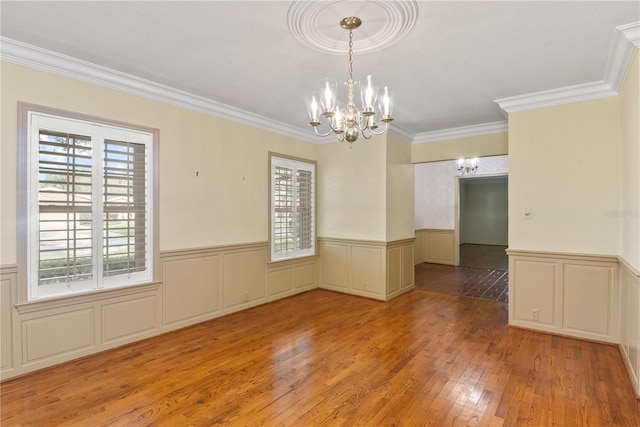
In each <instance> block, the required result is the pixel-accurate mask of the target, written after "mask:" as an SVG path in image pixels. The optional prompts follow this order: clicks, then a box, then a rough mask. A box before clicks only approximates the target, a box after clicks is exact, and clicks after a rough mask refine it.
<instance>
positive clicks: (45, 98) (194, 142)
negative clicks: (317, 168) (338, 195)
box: [0, 62, 317, 265]
mask: <svg viewBox="0 0 640 427" xmlns="http://www.w3.org/2000/svg"><path fill="white" fill-rule="evenodd" d="M1 67H2V75H1V78H2V81H1V83H2V104H1V107H2V131H1V132H2V133H1V138H2V141H1V144H2V145H1V148H2V151H1V154H2V157H1V160H0V161H1V170H2V196H1V197H2V199H1V201H2V207H1V210H0V212H1V215H2V226H1V227H2V228H1V235H2V239H1V240H2V246H1V247H0V249H1V257H2V258H1V260H0V264H2V265H6V264H14V263H16V126H17V102H18V101H23V102H29V103H33V104H40V105H45V106H50V107H55V108H59V109H64V110H69V111H73V112H79V113H83V114H89V115H95V116H99V117H104V118H109V119H113V120H119V121H124V122H128V123H133V124H138V125H144V126H149V127H154V128H158V129H160V144H159V147H160V148H159V151H160V165H159V170H160V249H161V250H168V249H182V248H192V247H201V246H213V245H221V244H230V243H247V242H256V241H266V240H267V239H268V223H267V222H268V203H267V197H268V171H267V168H268V152H269V151H274V152H279V153H283V154H288V155H292V156H298V157H303V158H308V159H311V160H317V153H316V152H317V145H315V144H311V143H308V142H303V141H300V140H296V139H293V138H289V137H285V136H282V135H278V134H274V133H270V132H267V131H263V130H260V129H256V128H251V127H249V126H245V125H241V124H238V123H234V122H231V121H227V120H223V119H219V118H216V117H212V116H209V115H205V114H202V113H197V112H193V111H189V110H185V109H183V108H178V107H175V106H171V105H167V104H163V103H160V102H157V101H153V100H149V99H145V98H141V97H138V96H133V95H128V94H125V93H122V92H118V91H115V90H112V89H108V88H104V87H100V86H95V85H91V84H88V83H83V82H80V81H76V80H72V79H69V78H64V77H60V76H56V75H53V74H49V73H45V72H42V71H37V70H34V69H30V68H26V67H22V66H18V65H14V64H11V63H7V62H2V63H1ZM196 172H198V176H196Z"/></svg>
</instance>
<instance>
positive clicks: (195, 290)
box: [163, 255, 220, 324]
mask: <svg viewBox="0 0 640 427" xmlns="http://www.w3.org/2000/svg"><path fill="white" fill-rule="evenodd" d="M218 261H219V258H218V256H217V255H214V256H203V257H197V258H183V259H175V260H172V261H166V262H164V263H163V266H164V270H163V277H164V295H165V301H164V316H165V322H166V323H168V324H170V323H174V322H179V321H182V320H186V319H190V318H193V317H197V316H202V315H204V314H209V313H215V312H217V311H219V310H220V306H219V301H218V294H219V280H218Z"/></svg>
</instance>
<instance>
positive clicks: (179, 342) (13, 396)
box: [0, 289, 640, 427]
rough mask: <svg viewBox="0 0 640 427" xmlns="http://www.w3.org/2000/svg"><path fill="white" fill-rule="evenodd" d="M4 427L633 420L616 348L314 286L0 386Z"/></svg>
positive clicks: (413, 295)
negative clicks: (26, 426)
mask: <svg viewBox="0 0 640 427" xmlns="http://www.w3.org/2000/svg"><path fill="white" fill-rule="evenodd" d="M0 404H1V409H0V411H1V412H0V422H1V424H2V426H3V427H6V426H15V425H31V426H60V425H63V426H130V425H140V426H146V425H153V426H186V425H195V426H211V425H228V426H418V425H421V426H423V425H426V426H438V427H441V426H491V427H494V426H534V427H540V426H571V427H575V426H598V427H600V426H634V427H637V426H638V420H640V401H639V400H638V399H636V398H635V397H634V395H633V390H632V388H631V382H630V380H629V377H628V376H627V373H626V371H625V368H624V366H623V362H622V358H621V356H620V354H619V352H618V349H617V347H615V346H611V345H604V344H598V343H593V342H587V341H581V340H576V339H570V338H565V337H558V336H552V335H548V334H542V333H536V332H532V331H528V330H523V329H517V328H510V327H508V326H507V309H506V305H505V304H502V303H495V302H486V301H481V300H477V299H472V298H462V297H459V296H452V295H446V294H438V293H433V292H428V291H424V290H420V289H417V290H414V291H412V292H409V293H406V294H403V295H401V296H399V297H397V298H395V299H393V300H392V301H390V302H387V303H383V302H378V301H372V300H369V299H364V298H358V297H354V296H349V295H342V294H338V293H333V292H329V291H324V290H314V291H310V292H306V293H304V294H301V295H297V296H294V297H291V298H287V299H284V300H280V301H276V302H273V303H270V304H266V305H263V306H260V307H255V308H253V309H249V310H246V311H243V312H239V313H235V314H232V315H229V316H226V317H223V318H219V319H214V320H212V321H208V322H204V323H201V324H198V325H195V326H193V327H189V328H186V329H183V330H180V331H176V332H173V333H169V334H166V335H162V336H159V337H155V338H152V339H148V340H145V341H141V342H138V343H135V344H132V345H129V346H127V347H123V348H120V349H116V350H112V351H109V352H105V353H102V354H99V355H95V356H92V357H89V358H86V359H82V360H78V361H74V362H71V363H67V364H65V365H61V366H57V367H53V368H50V369H47V370H43V371H41V372H37V373H34V374H31V375H28V376H24V377H22V378H18V379H14V380H9V381H6V382H4V383H2V384H1V390H0Z"/></svg>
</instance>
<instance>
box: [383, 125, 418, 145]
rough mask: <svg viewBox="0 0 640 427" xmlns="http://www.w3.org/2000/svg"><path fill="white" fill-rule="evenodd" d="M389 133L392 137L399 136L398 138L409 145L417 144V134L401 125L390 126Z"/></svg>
mask: <svg viewBox="0 0 640 427" xmlns="http://www.w3.org/2000/svg"><path fill="white" fill-rule="evenodd" d="M388 133H390V134H391V135H394V136H397V137H398V138H400V139H402V140H403V141H406V142H408V143H413V142H415V136H416V134H415V133H413V132H412V131H410V130H409V129H407V128H405V127H402V126H400V125H397V124H392V125H390V126H389V131H388Z"/></svg>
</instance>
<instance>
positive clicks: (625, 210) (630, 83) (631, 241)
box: [619, 54, 640, 270]
mask: <svg viewBox="0 0 640 427" xmlns="http://www.w3.org/2000/svg"><path fill="white" fill-rule="evenodd" d="M639 63H640V58H639V56H638V55H637V54H636V58H635V60H634V61H633V63H632V65H631V68H630V70H629V73H628V74H627V78H626V80H625V82H624V85H623V86H622V90H621V91H620V104H621V107H620V111H621V137H622V145H623V147H622V200H621V203H620V212H619V213H620V220H621V222H622V224H621V229H620V240H621V241H620V255H621V256H622V257H623V258H624V259H625V260H626V262H628V263H629V264H630V265H631V266H633V267H634V268H636V269H639V270H640V167H639V166H638V165H640V107H639V104H640V96H639V95H638V94H640V82H639V81H640V65H639Z"/></svg>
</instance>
